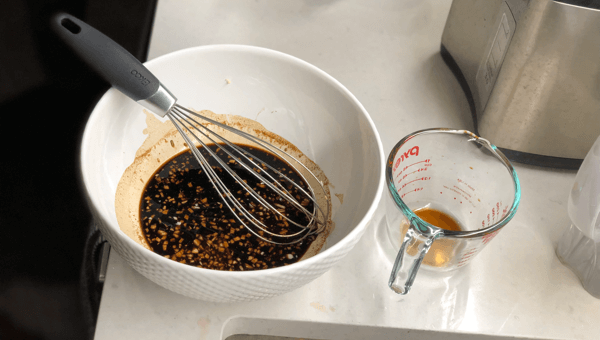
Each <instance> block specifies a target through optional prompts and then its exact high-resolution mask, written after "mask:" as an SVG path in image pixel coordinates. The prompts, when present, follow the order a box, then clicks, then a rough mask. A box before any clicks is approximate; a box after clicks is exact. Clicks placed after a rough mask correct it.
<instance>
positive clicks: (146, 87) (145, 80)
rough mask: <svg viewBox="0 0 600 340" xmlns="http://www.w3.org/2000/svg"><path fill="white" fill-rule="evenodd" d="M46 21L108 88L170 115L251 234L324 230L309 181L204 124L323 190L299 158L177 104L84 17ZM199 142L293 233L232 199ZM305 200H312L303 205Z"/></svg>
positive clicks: (275, 236) (285, 239) (324, 218)
mask: <svg viewBox="0 0 600 340" xmlns="http://www.w3.org/2000/svg"><path fill="white" fill-rule="evenodd" d="M51 25H52V28H53V30H54V31H55V32H56V33H57V34H58V35H59V36H60V37H61V38H62V39H63V40H64V41H65V43H66V44H67V45H68V46H69V47H71V48H72V49H73V50H74V51H75V52H76V54H78V55H79V57H81V58H82V59H83V60H84V61H85V62H86V63H87V64H88V65H89V66H90V67H92V68H93V69H94V70H95V71H96V72H98V73H99V74H100V75H101V76H102V77H104V78H105V79H106V80H107V81H108V82H109V83H110V84H111V85H112V86H113V87H115V88H116V89H118V90H119V91H121V92H122V93H123V94H125V95H127V96H128V97H130V98H131V99H133V100H135V101H136V102H138V103H139V104H141V105H142V106H144V107H146V108H147V109H149V110H150V111H152V112H153V113H154V114H156V115H158V116H160V117H165V116H166V117H168V118H169V120H170V121H171V122H172V123H173V125H174V126H175V127H176V129H177V130H178V132H179V133H180V135H181V136H182V137H183V139H184V140H185V142H186V143H187V145H188V146H189V148H190V151H191V152H192V153H193V155H194V157H195V158H196V160H197V161H198V163H199V164H200V166H201V168H202V170H203V172H204V173H205V174H206V175H207V176H208V178H209V180H210V182H211V183H212V185H213V187H214V188H215V189H216V190H217V192H218V193H219V195H220V196H221V198H222V200H223V203H224V204H225V205H226V207H227V208H228V209H229V210H230V211H231V212H232V213H233V215H234V216H235V217H236V219H237V220H238V222H240V223H241V224H242V225H243V226H244V227H245V228H246V229H247V230H248V231H249V232H251V233H252V234H253V235H254V236H256V237H258V238H260V239H262V240H263V241H267V242H270V243H275V244H294V243H298V242H301V241H302V240H304V239H305V238H306V237H308V236H309V235H314V234H318V233H321V232H322V231H323V230H325V229H326V226H327V222H328V217H329V205H330V204H329V200H328V197H326V195H325V194H324V195H323V197H324V200H325V205H326V207H325V209H323V207H321V206H320V205H319V203H318V202H317V198H316V195H315V191H314V189H313V187H312V186H311V185H307V186H308V191H307V190H305V189H303V188H302V187H301V186H300V185H298V184H297V183H296V182H295V181H293V180H291V179H290V178H289V177H288V176H286V175H285V174H284V173H282V172H280V171H278V170H277V169H275V168H273V167H272V166H270V165H269V164H267V163H266V162H264V161H263V160H261V159H258V158H257V157H256V156H254V155H251V154H249V153H248V152H247V151H245V150H243V149H242V148H240V147H238V146H237V145H235V144H234V143H232V142H230V141H229V140H227V139H226V138H225V137H224V136H222V135H220V134H218V133H216V132H215V131H214V129H209V128H208V127H207V125H209V124H207V123H210V124H214V125H215V126H217V127H219V128H221V129H224V130H226V131H229V132H231V133H233V134H235V135H237V136H240V137H242V138H244V139H245V140H247V141H249V142H251V143H252V144H255V145H258V146H260V147H261V148H263V149H264V150H267V151H269V152H271V153H272V154H275V155H277V156H279V157H280V158H282V159H287V160H291V161H293V163H295V164H298V165H299V166H301V167H302V168H303V170H304V171H299V169H298V168H296V167H295V166H294V165H293V164H291V162H289V161H288V162H287V164H288V165H289V166H290V167H291V168H292V169H294V170H295V172H296V173H297V174H298V175H299V176H300V177H301V178H302V180H303V181H304V182H305V183H307V184H308V183H309V181H307V180H306V177H304V174H303V173H307V174H309V175H310V176H312V178H313V179H314V180H313V182H316V183H318V186H320V190H322V192H323V193H325V188H324V185H323V183H322V182H321V181H320V180H319V179H318V178H317V176H316V175H315V174H314V173H313V172H312V171H310V169H308V168H307V167H306V166H305V165H304V164H302V163H301V162H300V161H299V160H297V159H296V158H294V157H293V156H292V155H290V154H289V153H287V152H285V151H283V150H281V149H279V148H277V147H276V146H274V145H272V144H270V143H267V142H265V141H263V140H261V139H259V138H257V137H255V136H253V135H251V134H249V133H246V132H244V131H241V130H238V129H235V128H233V127H230V126H228V125H225V124H222V123H220V122H218V121H215V120H213V119H210V118H208V117H205V116H203V115H200V114H198V113H196V112H194V111H191V110H189V109H187V108H185V107H182V106H180V105H179V104H177V99H176V97H175V96H174V95H173V94H172V93H171V92H170V91H169V90H167V88H166V87H165V86H164V85H162V84H161V83H160V81H159V80H158V79H157V78H156V77H155V76H154V75H153V74H152V73H151V72H150V71H149V70H148V69H146V67H145V66H144V65H143V64H142V63H141V62H140V61H139V60H137V59H136V58H135V57H134V56H133V55H131V54H130V53H129V52H127V50H125V49H124V48H123V47H121V46H120V45H119V44H117V43H116V42H114V41H113V40H111V39H110V38H108V37H107V36H105V35H104V34H102V33H101V32H99V31H98V30H96V29H94V28H93V27H91V26H89V25H87V24H86V23H84V22H83V21H81V20H79V19H77V18H75V17H73V16H71V15H69V14H66V13H59V14H57V15H55V16H53V18H52V23H51ZM202 123H204V124H202ZM205 140H206V141H208V143H206V142H205ZM207 144H218V145H219V147H220V148H221V149H222V150H223V151H224V152H225V154H226V155H227V156H228V159H221V158H220V157H219V156H218V155H217V154H216V153H215V152H214V151H213V150H211V149H210V148H209V147H208V146H207ZM200 147H203V150H205V151H207V152H208V154H209V157H210V159H212V160H213V161H216V162H217V163H218V164H219V165H220V167H222V168H223V169H224V170H225V172H224V173H225V174H224V175H225V176H231V177H232V178H234V180H235V183H237V184H239V185H241V186H242V187H243V189H244V191H245V192H246V193H248V194H249V196H250V197H251V200H252V202H253V203H250V206H255V204H258V205H259V206H260V207H262V208H261V209H260V210H264V209H266V210H268V211H269V212H270V213H272V214H275V215H277V219H278V220H285V221H287V223H289V224H291V225H293V226H295V227H296V229H294V232H292V233H289V234H285V235H284V234H280V233H273V232H272V231H270V230H269V226H267V225H265V223H264V222H263V220H262V219H261V218H259V217H257V216H255V214H253V213H252V212H251V211H249V210H248V206H246V204H242V203H241V202H240V201H238V200H237V199H236V198H235V196H234V195H233V193H232V188H230V187H228V186H227V185H226V184H225V183H224V182H223V180H222V178H221V177H220V176H223V175H219V174H217V173H216V172H215V170H214V169H213V168H212V167H211V166H210V164H209V159H207V157H205V156H204V155H203V154H202V153H201V152H200V150H199V148H200ZM229 157H230V158H229ZM232 159H233V160H234V161H235V162H236V163H237V165H238V169H239V168H240V167H241V168H242V169H243V170H244V171H245V172H246V173H248V174H251V176H253V177H255V178H256V179H257V180H258V181H260V183H262V184H264V185H265V186H266V187H268V188H269V189H270V190H272V191H273V192H274V193H276V195H277V197H278V200H280V201H281V202H287V203H288V206H291V207H293V208H294V209H296V210H297V212H299V213H301V214H303V215H304V216H305V220H306V221H308V223H298V222H296V221H294V220H293V219H291V218H289V217H288V216H286V215H287V214H283V213H282V212H281V211H280V209H277V207H274V206H273V205H274V204H275V205H276V204H277V203H273V202H269V201H267V200H266V199H264V198H263V197H261V195H260V194H259V193H257V192H256V191H255V190H254V189H253V188H252V187H250V186H249V185H248V184H246V182H245V181H244V180H243V179H242V178H241V177H240V176H239V175H238V174H237V173H236V172H235V171H233V169H232V168H231V167H230V166H229V164H230V163H229V161H230V160H232ZM267 168H268V169H269V170H271V171H270V172H269V171H261V169H267ZM286 187H287V188H286ZM292 187H293V188H295V189H296V190H294V194H295V195H298V197H294V196H293V195H292V194H291V193H290V190H291V189H290V188H292ZM246 196H248V195H246ZM306 200H308V202H310V203H311V204H305V202H307V201H306ZM303 203H304V204H303ZM311 206H312V209H311ZM307 208H308V209H307Z"/></svg>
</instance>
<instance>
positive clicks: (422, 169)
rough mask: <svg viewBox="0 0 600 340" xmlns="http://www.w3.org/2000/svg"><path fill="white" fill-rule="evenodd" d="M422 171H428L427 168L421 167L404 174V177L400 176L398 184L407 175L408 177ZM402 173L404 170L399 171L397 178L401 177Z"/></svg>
mask: <svg viewBox="0 0 600 340" xmlns="http://www.w3.org/2000/svg"><path fill="white" fill-rule="evenodd" d="M421 171H427V168H419V169H417V170H415V171H413V172H409V173H407V174H405V175H404V176H402V178H400V179H399V180H398V184H400V182H402V181H403V180H404V179H405V178H406V177H408V176H410V175H412V174H414V173H417V172H421ZM400 175H402V171H400V173H398V175H396V179H398V177H400Z"/></svg>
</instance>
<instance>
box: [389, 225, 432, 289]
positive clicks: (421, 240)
mask: <svg viewBox="0 0 600 340" xmlns="http://www.w3.org/2000/svg"><path fill="white" fill-rule="evenodd" d="M439 235H441V232H440V230H434V229H432V228H430V227H429V226H427V225H425V224H421V223H419V220H418V219H416V220H413V221H411V223H410V227H409V228H408V230H407V232H406V235H405V236H404V241H402V246H401V247H400V251H398V255H397V256H396V261H394V266H393V268H392V273H391V274H390V279H389V281H388V286H389V287H390V288H391V289H392V290H393V291H394V292H396V293H398V294H400V295H406V294H408V292H409V291H410V288H411V287H412V284H413V282H414V280H415V277H416V276H417V272H418V271H419V267H420V266H421V262H423V258H425V254H427V251H428V250H429V248H430V247H431V244H433V241H435V239H436V238H437V237H438V236H439ZM415 250H416V251H415Z"/></svg>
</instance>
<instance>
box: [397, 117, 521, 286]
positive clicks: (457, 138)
mask: <svg viewBox="0 0 600 340" xmlns="http://www.w3.org/2000/svg"><path fill="white" fill-rule="evenodd" d="M386 183H387V186H388V189H389V192H390V194H391V197H392V200H388V201H389V202H390V204H391V205H393V207H392V209H391V210H390V209H389V208H388V209H387V211H386V219H387V223H386V226H387V230H386V231H387V235H386V236H387V238H388V240H389V241H390V242H391V243H392V246H393V248H394V250H396V251H398V254H397V256H396V260H395V262H394V265H393V268H392V272H391V275H390V279H389V282H388V285H389V287H390V288H391V289H392V290H393V291H395V292H396V293H399V294H402V295H404V294H407V293H408V292H409V290H410V288H411V286H412V284H413V281H414V279H415V277H416V274H417V271H418V270H419V267H420V266H421V265H423V268H426V269H430V270H434V271H450V270H454V269H457V268H460V267H462V266H464V265H466V264H467V263H468V262H469V261H470V260H471V259H472V258H473V257H474V256H475V255H476V254H477V253H478V252H479V251H480V250H481V249H483V247H484V246H485V245H486V244H487V243H488V242H490V241H491V240H492V239H493V238H494V236H496V235H497V234H498V232H499V231H500V229H501V228H502V227H503V226H504V225H506V224H507V223H508V222H509V221H510V220H511V219H512V217H513V216H514V215H515V213H516V211H517V207H518V206H519V201H520V197H521V188H520V184H519V179H518V178H517V173H516V171H515V169H514V168H513V166H512V164H511V163H510V162H509V160H508V159H507V158H506V157H505V156H504V154H502V152H500V151H499V150H498V149H497V148H496V146H494V145H492V144H490V142H488V141H487V140H486V139H484V138H480V137H478V136H476V135H475V134H473V133H471V132H469V131H466V130H452V129H441V128H438V129H427V130H420V131H417V132H414V133H412V134H410V135H408V136H406V137H404V138H403V139H402V140H401V141H400V142H398V144H396V146H395V147H394V148H393V149H392V151H391V153H390V155H389V157H388V161H387V164H386ZM422 208H429V209H434V210H435V211H440V212H442V213H444V214H446V215H448V216H450V217H451V218H452V219H454V220H455V221H456V222H458V224H459V226H460V231H453V230H446V229H441V228H439V227H438V226H436V225H434V224H430V223H428V222H425V221H424V220H423V219H421V218H420V217H418V216H417V215H416V213H415V212H414V211H415V210H417V209H422ZM398 210H399V211H400V212H401V214H398V213H397V212H398ZM435 224H439V223H435Z"/></svg>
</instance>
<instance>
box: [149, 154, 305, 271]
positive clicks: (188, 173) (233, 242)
mask: <svg viewBox="0 0 600 340" xmlns="http://www.w3.org/2000/svg"><path fill="white" fill-rule="evenodd" d="M238 146H239V147H241V148H243V149H244V150H246V151H248V152H249V153H251V154H252V155H254V156H255V157H258V158H260V159H261V160H263V161H265V162H267V163H268V164H269V165H270V166H272V167H273V168H275V169H277V170H278V171H280V172H282V173H284V174H285V175H286V176H288V177H289V178H290V179H291V180H293V181H294V182H295V183H297V184H298V185H300V186H301V187H302V188H303V189H304V190H306V191H307V192H308V185H307V184H306V183H305V182H304V181H303V180H302V178H301V177H300V176H299V175H298V174H297V173H296V172H295V171H293V170H292V169H290V166H289V165H288V164H287V163H286V162H284V161H282V160H281V159H279V158H278V157H276V156H274V155H273V154H271V153H267V152H264V151H262V150H259V149H255V148H252V147H249V146H246V145H238ZM209 147H210V148H211V149H212V150H216V151H217V154H219V155H220V156H221V157H224V158H225V159H228V157H229V156H227V155H226V154H224V152H223V149H222V148H223V146H222V145H214V144H213V145H210V146H209ZM199 150H200V151H201V152H202V154H203V155H204V156H205V157H206V159H207V160H209V161H210V165H211V167H212V168H213V169H214V170H215V171H216V172H217V173H218V174H219V178H221V180H222V181H223V182H224V184H225V186H227V187H228V188H229V189H230V190H231V192H232V193H233V195H234V196H235V197H236V199H237V200H238V201H239V202H241V203H242V204H243V205H244V206H245V207H247V208H248V210H251V209H252V208H254V209H255V210H254V212H253V216H256V217H257V218H259V219H260V220H261V221H262V222H263V223H264V225H265V226H267V227H268V229H267V230H268V231H270V232H272V233H275V234H277V235H281V234H283V235H289V234H293V233H296V232H298V231H301V230H302V229H299V228H298V227H296V226H294V225H293V224H291V223H288V222H287V221H286V220H285V219H283V218H281V217H278V215H277V214H275V213H272V212H270V211H268V210H266V209H264V208H262V207H261V206H260V205H258V204H257V203H256V201H254V200H251V199H250V198H249V195H248V194H247V193H246V191H245V190H244V189H243V188H242V186H241V185H240V184H239V183H237V182H236V181H235V179H233V178H232V177H231V176H230V175H228V174H226V173H225V172H224V169H223V168H222V167H221V166H220V165H219V164H218V163H217V162H216V161H214V160H213V159H212V157H210V156H209V154H208V152H207V151H206V150H204V148H202V147H200V148H199ZM228 162H229V167H230V168H232V169H233V170H234V171H236V173H237V174H238V175H239V176H240V178H242V179H243V180H244V181H246V183H247V184H248V185H250V186H251V187H252V188H255V190H256V191H257V192H258V193H259V194H260V195H261V196H263V198H265V199H266V200H267V201H268V202H270V203H272V204H273V205H274V206H275V207H277V208H278V210H279V211H280V212H284V213H286V214H287V216H288V217H289V218H290V219H291V220H293V221H294V222H297V223H298V224H300V225H307V224H308V223H309V219H308V218H307V216H306V215H305V214H303V213H301V212H299V210H297V209H296V208H294V207H292V206H291V204H290V203H289V202H287V201H285V200H284V199H282V198H281V197H280V196H279V195H277V194H275V193H274V192H273V191H271V189H269V188H268V187H266V186H265V184H264V183H262V182H259V181H258V180H257V179H256V178H255V177H254V176H252V175H251V174H249V173H248V172H247V171H246V170H243V169H242V168H241V166H240V165H239V164H237V162H235V161H234V160H233V159H231V158H229V161H228ZM256 170H258V172H260V171H265V172H268V173H270V174H271V175H272V176H273V178H274V179H277V180H279V181H280V182H281V183H285V182H284V180H283V179H279V177H278V175H276V174H275V173H274V172H273V171H271V170H269V169H267V168H266V167H265V166H264V165H263V166H262V169H255V171H256ZM285 186H286V187H287V189H288V190H289V191H290V193H291V194H292V195H293V196H294V197H297V198H298V199H297V200H298V202H299V203H300V204H301V205H302V206H304V207H305V208H306V209H307V210H308V211H312V209H313V203H312V202H311V201H309V200H305V199H302V198H301V197H302V196H300V195H299V194H298V193H299V191H298V189H297V188H295V187H293V186H292V185H290V184H289V183H288V184H285ZM252 202H254V203H252ZM238 215H239V214H238ZM240 218H241V219H242V220H243V221H247V220H246V219H245V218H244V217H240ZM140 220H141V225H142V226H141V227H142V231H143V234H144V237H145V239H146V241H147V243H148V245H149V246H150V247H151V248H152V250H153V251H154V252H156V253H157V254H159V255H161V256H164V257H166V258H169V259H171V260H174V261H177V262H181V263H184V264H188V265H192V266H198V267H202V268H208V269H217V270H229V271H231V270H237V271H245V270H256V269H267V268H273V267H279V266H284V265H288V264H291V263H294V262H297V261H298V260H299V259H300V258H302V256H303V255H304V254H305V252H306V250H307V249H308V248H309V246H310V244H311V243H312V242H313V241H314V240H315V238H316V235H309V236H307V237H306V238H305V239H304V240H303V241H301V242H299V243H295V244H291V245H276V244H273V243H270V242H266V241H263V240H261V239H260V238H258V237H257V236H255V235H252V234H251V233H250V232H249V230H247V229H246V227H244V225H242V224H241V223H240V222H239V221H238V220H237V218H236V216H235V215H234V214H233V213H232V212H231V211H230V210H229V208H227V206H226V205H225V204H224V203H223V199H222V198H221V197H220V195H219V193H218V192H217V191H216V190H215V189H214V187H213V185H212V184H211V182H210V181H209V179H208V176H206V174H204V172H203V170H202V168H201V167H200V165H199V164H198V162H197V161H196V159H195V158H194V156H193V155H192V154H191V152H190V151H189V150H187V151H184V152H182V153H180V154H178V155H176V156H175V157H173V158H171V159H170V160H169V161H168V162H166V163H165V164H164V165H163V166H162V167H161V168H160V169H159V170H157V171H156V173H155V174H154V176H153V177H152V178H151V180H150V181H149V182H148V183H147V184H146V188H145V190H144V192H143V194H142V199H141V204H140ZM253 230H255V231H256V232H257V233H259V234H260V235H262V236H264V237H265V238H269V237H268V234H266V233H264V232H262V231H260V230H258V229H253Z"/></svg>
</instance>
